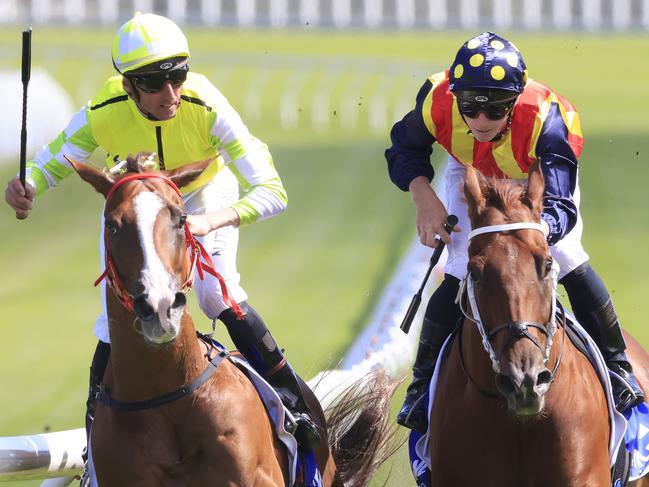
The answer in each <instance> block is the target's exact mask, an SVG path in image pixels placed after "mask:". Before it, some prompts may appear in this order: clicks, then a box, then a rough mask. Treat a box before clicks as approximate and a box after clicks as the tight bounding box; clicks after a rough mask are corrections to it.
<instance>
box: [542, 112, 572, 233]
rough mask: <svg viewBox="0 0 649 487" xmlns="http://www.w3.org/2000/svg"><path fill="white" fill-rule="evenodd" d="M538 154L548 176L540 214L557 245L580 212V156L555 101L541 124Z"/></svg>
mask: <svg viewBox="0 0 649 487" xmlns="http://www.w3.org/2000/svg"><path fill="white" fill-rule="evenodd" d="M536 155H537V157H538V158H539V160H540V163H541V170H542V172H543V177H544V179H545V192H544V197H543V214H542V215H541V217H542V218H543V220H545V221H546V222H547V224H548V226H549V227H550V235H549V236H548V242H549V243H550V245H554V244H556V243H557V242H558V241H559V240H561V239H562V238H563V237H564V236H565V235H566V234H567V233H568V232H570V230H572V229H573V227H574V226H575V224H576V223H577V216H578V212H579V210H578V209H577V206H576V205H575V201H574V199H573V195H574V193H575V189H576V187H577V157H576V156H575V153H574V152H573V150H572V148H571V147H570V144H569V143H568V127H566V124H565V123H564V121H563V118H562V117H561V112H560V109H559V105H557V104H556V103H553V104H552V106H551V107H550V112H549V113H548V117H547V118H546V120H545V122H544V123H543V127H542V128H541V134H540V135H539V140H538V143H537V145H536Z"/></svg>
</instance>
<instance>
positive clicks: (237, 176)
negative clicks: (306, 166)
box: [6, 14, 319, 443]
mask: <svg viewBox="0 0 649 487" xmlns="http://www.w3.org/2000/svg"><path fill="white" fill-rule="evenodd" d="M189 57H190V52H189V47H188V44H187V39H186V38H185V35H184V34H183V32H182V31H181V30H180V28H178V26H177V25H176V24H174V23H173V22H172V21H171V20H169V19H167V18H165V17H162V16H159V15H154V14H141V15H136V16H135V17H134V18H132V19H131V20H129V21H128V22H126V23H125V24H124V25H123V26H122V27H121V28H120V29H119V31H118V32H117V35H116V36H115V40H114V43H113V48H112V59H113V65H114V67H115V69H116V70H117V72H118V73H119V74H118V75H117V76H113V77H111V78H109V79H108V80H107V81H106V82H105V83H104V84H103V86H102V87H101V88H100V89H99V92H98V94H97V95H96V96H95V98H93V99H92V100H91V101H90V102H89V103H88V104H87V105H86V106H85V107H83V108H82V109H81V110H80V111H79V112H78V113H77V114H76V115H75V116H74V117H73V118H72V120H71V121H70V123H69V124H68V126H67V127H66V128H65V129H64V130H63V131H62V132H61V133H60V135H59V136H58V137H57V138H56V139H55V140H54V141H53V142H52V143H50V144H49V145H47V146H45V147H44V148H43V149H42V150H40V151H39V152H38V153H37V154H36V156H35V157H34V159H33V160H31V161H29V163H28V164H27V188H26V189H25V190H23V188H22V185H21V184H20V182H19V181H18V179H17V178H16V179H14V180H12V181H10V182H9V185H8V187H7V193H6V199H7V201H8V203H9V204H10V205H11V206H12V207H13V208H14V209H15V210H16V216H18V217H19V218H25V217H26V216H27V215H28V213H29V210H30V209H31V206H32V199H33V195H34V193H35V194H37V195H40V194H42V193H43V192H44V191H45V190H46V189H48V188H50V187H52V186H56V185H57V184H58V183H59V182H61V180H62V179H63V178H65V177H66V176H68V175H69V174H71V173H72V172H73V169H72V167H71V166H70V164H69V163H68V162H67V160H66V159H65V157H66V156H67V157H69V158H71V159H75V160H77V161H87V160H88V159H89V158H90V156H91V154H92V153H93V152H94V151H95V149H97V148H101V149H103V150H104V151H106V152H107V155H106V165H107V166H108V167H113V166H114V165H115V164H116V163H118V162H120V161H122V160H124V159H126V157H127V156H128V155H129V154H136V153H138V152H140V151H147V152H155V153H157V155H158V159H159V165H160V167H161V168H163V169H174V168H177V167H179V166H182V165H183V164H188V163H191V162H195V161H199V160H205V159H210V158H214V161H213V162H212V163H211V164H210V165H209V166H208V168H207V169H206V170H205V171H204V172H203V174H202V175H201V176H200V177H199V178H198V179H197V180H196V181H195V182H193V183H192V184H190V185H189V186H187V187H185V188H183V189H182V191H183V194H184V203H185V209H186V211H187V213H188V215H189V216H188V222H189V223H190V228H192V230H195V231H196V233H198V234H202V235H205V236H204V237H203V239H202V243H203V245H204V246H205V247H206V249H207V250H208V252H209V253H210V254H211V255H212V259H213V261H214V264H215V267H216V268H217V269H218V271H219V272H220V273H221V274H222V275H223V277H224V278H225V280H226V283H227V287H228V289H229V291H230V295H231V296H232V297H233V298H234V299H236V300H237V302H238V303H240V305H241V308H242V309H243V311H244V312H245V313H246V314H245V317H244V319H243V320H238V319H237V317H236V314H235V313H234V311H233V310H232V308H230V307H229V306H228V305H226V304H225V303H224V301H223V295H222V294H221V288H220V286H219V284H218V281H217V279H216V278H214V277H212V276H206V277H205V280H200V281H196V283H195V284H196V291H197V295H198V300H199V305H200V307H201V309H202V310H203V311H204V312H205V314H206V315H207V316H208V317H209V318H210V319H216V318H218V319H219V320H221V321H223V323H225V325H226V327H227V329H228V332H229V334H230V337H231V338H232V341H233V342H234V344H235V345H236V346H237V348H238V349H239V350H240V351H241V352H242V353H243V355H244V356H245V357H246V359H247V360H248V361H249V362H250V363H251V365H252V366H253V367H254V368H255V369H256V370H257V371H258V372H259V373H261V374H262V375H264V376H265V377H266V378H267V379H268V381H269V382H270V383H271V385H273V386H274V387H275V388H276V389H277V390H278V392H279V394H280V397H281V398H282V400H283V401H284V403H285V404H286V406H287V407H288V408H289V409H290V410H291V412H292V413H293V416H294V417H295V419H296V422H297V430H296V437H297V439H298V441H299V442H301V443H311V442H314V441H316V440H317V439H318V437H319V433H318V431H317V427H316V426H315V424H314V422H313V420H312V419H311V417H310V414H311V413H310V410H309V408H308V406H307V404H306V402H305V401H304V398H303V396H302V393H301V391H300V387H299V385H298V380H297V377H296V374H295V372H294V371H293V369H292V368H291V366H290V365H289V363H288V362H287V361H286V359H285V358H284V355H283V353H282V351H281V349H280V347H278V345H277V343H276V342H275V340H274V339H273V337H272V336H271V334H270V332H269V331H268V329H267V327H266V325H265V324H264V321H263V320H262V319H261V317H260V316H259V315H258V314H257V312H256V311H255V310H254V309H253V308H252V307H251V306H250V305H248V304H247V302H246V299H247V295H246V293H245V291H244V290H243V288H242V287H241V286H240V285H239V273H238V272H237V268H236V253H237V244H238V237H239V235H238V232H239V231H238V227H239V226H241V225H246V224H249V223H253V222H255V221H259V220H262V219H265V218H269V217H272V216H274V215H276V214H278V213H280V212H282V211H283V210H284V209H285V208H286V204H287V196H286V191H285V189H284V186H283V185H282V181H281V180H280V177H279V175H278V173H277V171H276V169H275V166H274V165H273V160H272V158H271V155H270V153H269V151H268V147H267V146H266V145H265V144H264V143H262V142H261V141H259V140H258V139H257V138H255V137H254V136H253V135H252V134H250V132H249V131H248V128H247V127H246V125H245V124H244V123H243V122H242V120H241V118H240V117H239V114H238V113H237V112H236V111H235V110H234V108H232V106H231V105H230V104H229V103H228V101H227V100H226V98H225V97H224V96H223V95H222V94H221V93H220V92H219V90H218V89H216V88H215V87H214V85H212V83H210V81H209V80H208V79H207V78H206V77H205V76H203V75H201V74H197V73H192V72H190V71H189V63H188V61H189ZM239 187H241V189H242V190H243V193H242V195H239ZM102 228H103V222H102ZM101 246H102V248H101V255H104V249H103V239H102V240H101ZM104 282H105V281H104ZM104 282H102V286H105V284H104ZM95 334H96V335H97V337H98V338H99V344H98V346H97V350H96V352H95V355H94V357H93V362H92V366H91V378H90V395H89V399H88V414H87V421H86V424H87V426H88V427H89V423H90V422H91V421H92V414H93V411H94V395H95V393H96V389H97V386H98V384H99V383H100V382H101V380H102V378H103V375H104V370H105V367H106V363H107V360H108V356H109V353H110V345H109V342H110V337H109V333H108V321H107V316H106V302H105V288H104V292H103V293H102V313H101V315H100V316H99V318H98V319H97V321H96V323H95Z"/></svg>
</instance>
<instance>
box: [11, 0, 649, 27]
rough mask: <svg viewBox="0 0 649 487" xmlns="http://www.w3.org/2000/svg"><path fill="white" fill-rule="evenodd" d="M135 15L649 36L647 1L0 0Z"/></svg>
mask: <svg viewBox="0 0 649 487" xmlns="http://www.w3.org/2000/svg"><path fill="white" fill-rule="evenodd" d="M135 11H141V12H152V11H155V12H157V13H160V14H164V15H167V16H169V17H170V18H172V19H174V20H176V21H177V22H179V23H181V24H184V23H189V24H195V25H204V26H233V27H268V28H285V27H292V28H312V27H327V28H337V29H344V28H350V27H351V28H365V29H381V28H397V29H412V28H421V29H430V28H432V29H440V30H442V29H478V28H494V29H523V30H540V29H550V30H568V29H578V30H587V31H599V30H614V31H621V30H629V29H635V30H649V0H155V1H154V0H31V1H30V2H26V1H24V0H0V24H2V23H5V24H7V23H9V24H15V23H18V24H28V23H29V24H31V23H34V24H48V23H59V24H108V25H114V24H117V23H119V22H123V21H124V20H126V19H128V18H129V17H131V16H132V15H133V13H134V12H135Z"/></svg>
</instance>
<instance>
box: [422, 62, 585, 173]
mask: <svg viewBox="0 0 649 487" xmlns="http://www.w3.org/2000/svg"><path fill="white" fill-rule="evenodd" d="M429 79H430V81H431V83H432V85H433V87H432V89H431V90H430V92H429V93H428V95H427V96H426V99H425V100H424V103H423V105H422V116H423V119H424V123H425V124H426V127H427V128H428V130H429V131H430V133H431V134H432V135H433V137H435V139H436V140H437V142H438V143H439V144H440V145H441V146H442V147H444V148H445V149H446V151H447V152H448V153H449V154H450V155H451V156H453V157H454V158H455V159H456V160H458V161H459V162H461V163H462V164H465V165H472V166H473V167H474V168H475V169H477V170H478V171H480V172H481V173H482V174H484V175H485V176H490V177H496V178H511V179H526V176H525V175H526V174H527V171H528V170H529V168H530V166H531V165H532V163H533V162H534V161H535V160H536V158H537V144H538V143H539V139H540V137H541V134H542V133H543V136H544V137H549V138H553V137H554V136H558V137H567V140H568V144H569V145H570V148H571V149H572V151H573V152H574V154H575V158H578V157H579V155H580V154H581V149H582V147H583V137H582V133H581V124H580V122H579V114H578V113H577V110H576V109H575V107H574V106H573V105H572V104H570V102H569V101H568V100H566V99H565V98H563V97H561V96H560V95H558V94H556V93H554V92H553V91H552V90H551V89H550V88H548V87H547V86H545V85H543V84H542V83H539V82H538V81H534V80H531V79H530V80H528V82H527V84H526V85H525V90H524V91H523V93H522V94H521V96H519V98H518V100H517V101H516V105H515V107H514V111H513V113H512V119H511V126H510V128H509V130H507V131H506V132H505V134H504V135H503V137H501V138H500V139H499V140H497V141H495V142H478V141H477V140H476V139H475V138H474V137H473V136H472V135H471V133H470V132H469V128H468V127H467V125H466V123H465V122H464V120H463V119H462V116H461V115H460V112H459V110H458V108H457V104H456V103H455V97H454V96H453V94H452V93H451V92H450V91H449V89H448V85H449V79H448V72H442V73H437V74H434V75H433V76H431V77H430V78H429ZM554 104H556V105H557V107H558V109H559V110H552V109H551V108H552V107H553V105H554ZM557 113H558V114H560V116H561V118H562V119H563V121H562V122H560V121H559V120H552V117H557V118H558V115H557ZM546 122H551V123H547V124H546ZM544 125H545V128H544ZM553 131H554V132H558V131H561V133H552V132H553Z"/></svg>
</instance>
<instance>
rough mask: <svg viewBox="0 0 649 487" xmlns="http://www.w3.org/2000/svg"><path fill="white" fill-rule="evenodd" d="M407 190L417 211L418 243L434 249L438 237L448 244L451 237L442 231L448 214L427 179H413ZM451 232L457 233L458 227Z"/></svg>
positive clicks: (423, 177) (422, 177)
mask: <svg viewBox="0 0 649 487" xmlns="http://www.w3.org/2000/svg"><path fill="white" fill-rule="evenodd" d="M409 189H410V193H411V194H412V200H413V202H414V204H415V208H416V209H417V217H416V224H417V233H418V234H419V241H420V242H421V243H422V244H423V245H426V246H428V247H432V248H435V247H437V244H438V243H439V240H438V239H437V238H436V236H437V235H439V238H441V239H442V241H443V242H444V243H446V244H448V243H450V242H451V236H450V235H449V234H448V233H447V232H446V230H444V223H446V217H447V216H448V212H447V211H446V208H445V207H444V204H443V203H442V202H441V201H440V199H439V198H438V197H437V194H435V191H433V188H431V186H430V181H428V178H426V177H425V176H419V177H417V178H415V179H413V180H412V181H411V182H410V186H409ZM453 231H455V232H459V231H460V227H455V229H454V230H453Z"/></svg>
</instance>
